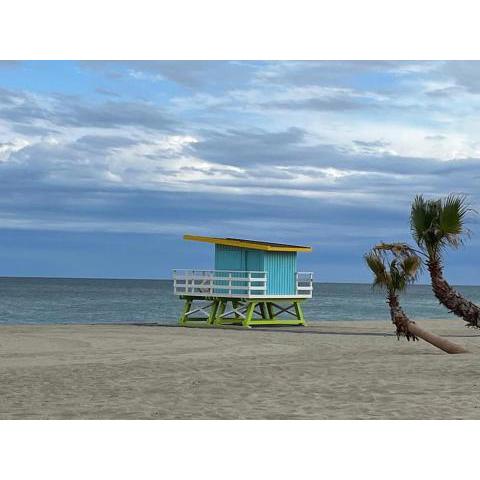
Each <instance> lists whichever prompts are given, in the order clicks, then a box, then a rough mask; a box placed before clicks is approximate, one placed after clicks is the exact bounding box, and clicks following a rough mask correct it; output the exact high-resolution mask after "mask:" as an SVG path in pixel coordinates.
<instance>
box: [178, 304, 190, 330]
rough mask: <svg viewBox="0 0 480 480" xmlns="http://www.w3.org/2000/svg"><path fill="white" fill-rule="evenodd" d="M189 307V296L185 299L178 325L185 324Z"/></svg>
mask: <svg viewBox="0 0 480 480" xmlns="http://www.w3.org/2000/svg"><path fill="white" fill-rule="evenodd" d="M191 308H192V299H191V298H187V299H185V306H184V307H183V312H182V315H181V316H180V320H179V322H180V325H185V323H186V321H187V320H188V317H187V312H189V311H190V309H191Z"/></svg>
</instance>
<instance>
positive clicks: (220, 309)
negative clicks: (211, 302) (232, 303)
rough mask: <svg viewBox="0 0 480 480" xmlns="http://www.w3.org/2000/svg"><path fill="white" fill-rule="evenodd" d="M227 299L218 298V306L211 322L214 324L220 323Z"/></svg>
mask: <svg viewBox="0 0 480 480" xmlns="http://www.w3.org/2000/svg"><path fill="white" fill-rule="evenodd" d="M227 302H228V300H220V301H219V304H218V308H217V309H216V312H215V316H214V317H213V318H214V321H213V324H214V325H221V324H222V318H221V316H222V315H223V314H224V313H225V307H226V306H227Z"/></svg>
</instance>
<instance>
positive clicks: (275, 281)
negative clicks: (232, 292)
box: [215, 245, 297, 295]
mask: <svg viewBox="0 0 480 480" xmlns="http://www.w3.org/2000/svg"><path fill="white" fill-rule="evenodd" d="M215 270H240V271H259V272H263V271H266V272H267V275H268V284H267V294H268V295H295V294H296V281H295V280H296V278H295V276H296V272H297V253H296V252H266V251H263V250H250V249H245V248H239V247H230V246H226V245H215ZM241 275H242V274H234V275H233V276H241ZM234 285H239V286H241V285H243V284H242V283H240V282H236V283H234ZM253 285H256V284H255V283H254V284H253ZM259 285H261V284H259ZM217 293H225V292H224V291H220V290H219V291H218V292H217ZM238 293H245V292H243V291H239V292H238Z"/></svg>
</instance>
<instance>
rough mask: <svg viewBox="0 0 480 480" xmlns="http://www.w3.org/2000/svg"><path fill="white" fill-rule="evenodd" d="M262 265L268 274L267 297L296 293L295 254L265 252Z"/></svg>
mask: <svg viewBox="0 0 480 480" xmlns="http://www.w3.org/2000/svg"><path fill="white" fill-rule="evenodd" d="M264 265H265V270H266V271H267V272H268V289H267V294H268V295H295V294H296V293H297V286H296V273H297V253H296V252H265V264H264Z"/></svg>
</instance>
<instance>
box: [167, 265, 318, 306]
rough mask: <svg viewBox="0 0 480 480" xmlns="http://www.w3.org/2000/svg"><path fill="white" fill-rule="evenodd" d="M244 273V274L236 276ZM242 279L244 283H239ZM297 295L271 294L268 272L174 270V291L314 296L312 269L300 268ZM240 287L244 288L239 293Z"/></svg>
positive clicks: (261, 296)
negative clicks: (269, 292)
mask: <svg viewBox="0 0 480 480" xmlns="http://www.w3.org/2000/svg"><path fill="white" fill-rule="evenodd" d="M234 274H236V275H239V274H240V275H241V276H234ZM239 282H241V283H242V284H243V285H238V283H239ZM295 282H296V294H295V295H268V294H267V293H266V292H267V288H268V274H267V272H260V271H253V270H252V271H243V270H194V269H176V270H173V293H174V295H186V296H192V297H198V298H202V297H226V298H258V299H266V298H272V299H274V298H311V297H312V292H313V272H297V273H296V275H295ZM239 291H242V293H240V292H239Z"/></svg>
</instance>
